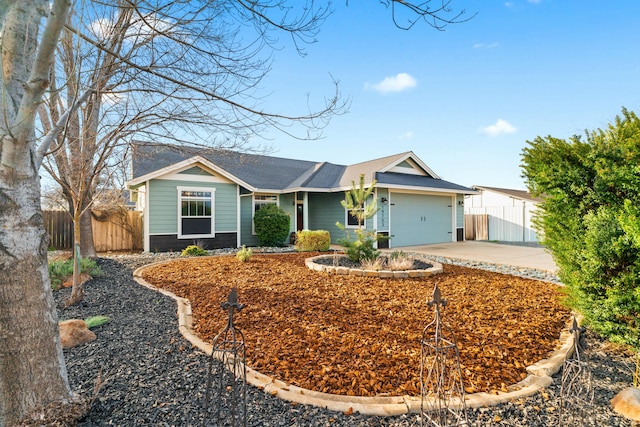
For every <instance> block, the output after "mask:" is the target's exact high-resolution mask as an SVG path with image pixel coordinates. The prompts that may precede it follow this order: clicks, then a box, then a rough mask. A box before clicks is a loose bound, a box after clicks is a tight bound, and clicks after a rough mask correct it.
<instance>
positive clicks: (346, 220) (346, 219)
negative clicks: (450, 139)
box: [344, 202, 367, 230]
mask: <svg viewBox="0 0 640 427" xmlns="http://www.w3.org/2000/svg"><path fill="white" fill-rule="evenodd" d="M366 206H367V202H364V205H363V206H362V208H361V210H364V209H365V208H366ZM349 211H350V209H347V208H345V209H344V227H345V228H351V229H354V230H355V229H357V228H358V224H357V218H355V217H354V216H353V215H350V214H349ZM350 217H351V218H354V219H356V224H349V218H350ZM366 228H367V219H366V218H365V219H364V221H363V222H362V229H363V230H366Z"/></svg>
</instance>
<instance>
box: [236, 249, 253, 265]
mask: <svg viewBox="0 0 640 427" xmlns="http://www.w3.org/2000/svg"><path fill="white" fill-rule="evenodd" d="M252 256H253V251H252V250H251V248H247V247H245V245H242V249H240V250H239V251H238V252H237V253H236V258H237V259H238V260H239V261H240V262H247V261H249V260H251V257H252Z"/></svg>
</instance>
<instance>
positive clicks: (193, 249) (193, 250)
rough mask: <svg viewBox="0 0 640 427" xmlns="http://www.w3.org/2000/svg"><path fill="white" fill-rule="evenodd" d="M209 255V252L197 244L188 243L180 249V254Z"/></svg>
mask: <svg viewBox="0 0 640 427" xmlns="http://www.w3.org/2000/svg"><path fill="white" fill-rule="evenodd" d="M204 255H209V252H207V251H206V250H204V249H202V248H201V247H200V246H198V245H189V246H187V247H186V248H184V249H183V250H182V252H181V253H180V256H204Z"/></svg>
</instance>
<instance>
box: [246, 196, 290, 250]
mask: <svg viewBox="0 0 640 427" xmlns="http://www.w3.org/2000/svg"><path fill="white" fill-rule="evenodd" d="M253 224H254V227H255V231H256V235H257V236H258V240H260V244H261V245H263V246H282V245H284V243H285V241H286V240H287V238H288V237H289V229H290V226H291V218H290V217H289V215H287V213H286V212H285V211H283V210H282V209H281V208H280V207H279V206H277V205H271V204H269V205H262V206H261V207H260V209H258V211H257V212H256V213H255V214H254V216H253Z"/></svg>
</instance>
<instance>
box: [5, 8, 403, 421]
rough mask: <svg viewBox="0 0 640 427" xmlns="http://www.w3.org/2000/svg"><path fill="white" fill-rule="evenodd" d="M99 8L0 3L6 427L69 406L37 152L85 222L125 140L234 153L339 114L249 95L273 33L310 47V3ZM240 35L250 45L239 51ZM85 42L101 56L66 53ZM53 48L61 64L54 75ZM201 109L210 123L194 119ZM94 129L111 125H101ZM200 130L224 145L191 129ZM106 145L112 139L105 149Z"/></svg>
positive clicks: (332, 102) (327, 107)
mask: <svg viewBox="0 0 640 427" xmlns="http://www.w3.org/2000/svg"><path fill="white" fill-rule="evenodd" d="M403 3H404V2H403ZM78 4H79V5H81V6H82V7H84V6H85V5H87V3H83V2H79V3H78ZM96 4H97V5H98V6H97V7H96V9H94V10H95V18H96V19H95V20H86V21H83V22H92V23H98V24H100V25H97V26H92V27H84V28H83V27H81V25H80V22H81V21H80V20H78V19H74V17H76V16H84V17H85V18H86V16H87V15H83V13H84V12H85V10H82V11H81V12H82V13H79V14H72V13H71V0H53V1H52V3H51V4H50V3H49V2H48V1H47V0H6V1H4V2H2V3H0V25H1V28H0V42H1V43H0V49H1V52H0V61H1V63H0V66H1V74H0V90H2V98H1V102H0V343H1V345H0V425H3V426H4V425H11V424H14V423H16V422H18V421H19V420H20V419H21V418H22V417H23V416H24V415H25V414H27V413H29V412H30V411H33V410H35V409H36V408H38V407H43V406H44V405H46V404H48V403H50V402H63V403H64V402H69V401H70V399H71V392H70V388H69V384H68V380H67V373H66V368H65V364H64V358H63V354H62V350H61V345H60V339H59V335H58V323H57V320H58V319H57V312H56V307H55V304H54V301H53V297H52V293H51V287H50V280H49V276H48V270H47V255H46V249H47V236H46V232H45V229H44V224H43V218H42V210H41V205H40V178H39V172H40V168H41V167H43V161H44V156H45V154H46V153H48V152H50V151H51V155H52V156H53V157H52V158H53V161H52V162H51V163H48V164H47V168H49V170H50V171H51V172H53V173H59V172H60V170H61V169H64V168H65V167H67V166H69V168H70V169H72V170H73V171H72V172H70V173H69V174H62V173H60V175H59V177H60V178H61V179H60V181H61V182H64V183H65V185H67V184H68V188H67V191H68V193H69V194H67V195H66V196H67V197H70V198H71V199H73V200H74V201H73V209H75V211H74V212H80V214H82V212H84V211H86V210H87V209H88V206H89V205H90V203H89V201H88V200H90V199H91V198H92V197H93V193H92V191H93V192H95V191H96V189H97V188H98V183H97V182H96V177H99V176H101V177H105V176H107V177H108V175H109V173H107V172H106V171H107V169H108V168H109V167H110V166H113V165H114V164H117V163H118V161H119V160H118V158H119V157H118V155H117V154H118V153H120V152H121V151H119V150H121V148H120V147H122V145H121V144H120V142H121V141H122V140H125V139H127V138H128V137H129V135H133V134H137V133H138V132H141V131H145V132H147V135H148V136H151V137H154V138H157V139H159V140H160V139H164V138H165V137H167V136H170V138H171V139H172V140H173V141H176V142H178V141H189V142H193V141H194V138H197V137H199V138H200V139H199V142H200V143H203V144H204V143H212V142H213V143H222V144H224V143H227V144H236V143H240V144H241V143H243V142H245V141H246V138H247V137H248V136H250V135H253V134H256V133H259V132H260V131H261V130H262V129H264V128H265V127H270V128H271V127H275V128H278V129H281V130H282V131H283V132H290V131H291V127H290V126H291V125H292V124H295V123H298V124H303V125H305V126H306V129H307V130H308V131H309V132H310V133H309V134H307V133H304V134H303V135H297V136H298V137H301V138H308V137H314V135H313V134H314V132H315V131H317V130H319V129H322V127H323V125H324V124H325V123H326V120H327V119H328V118H329V117H330V116H331V114H332V113H335V112H336V111H341V110H340V108H342V105H341V104H340V99H339V97H338V95H337V93H336V94H335V95H334V96H332V97H331V98H329V99H327V100H326V102H325V103H324V104H323V105H321V106H320V107H318V108H311V109H310V112H308V113H306V114H302V115H292V114H287V113H277V112H275V113H274V112H269V111H265V110H263V109H261V107H260V102H259V101H260V98H259V96H258V94H259V93H258V92H256V91H255V89H257V87H258V85H259V83H260V81H261V77H262V76H263V75H264V72H266V71H268V68H269V65H268V64H269V56H268V55H267V56H266V57H265V56H260V55H256V53H257V52H260V51H261V49H263V48H265V47H266V48H272V47H274V46H275V45H277V43H278V41H277V39H276V38H275V37H274V34H288V35H289V36H290V37H291V38H292V40H293V43H294V45H295V46H296V48H297V49H299V50H302V49H303V46H304V43H308V42H311V41H313V40H314V39H315V35H316V31H317V29H318V28H319V27H318V26H319V25H320V24H321V22H322V20H323V19H324V17H326V15H327V13H328V12H329V9H328V7H317V6H316V4H315V2H314V1H313V0H308V1H307V2H305V3H299V2H292V1H286V0H264V1H251V2H249V1H245V0H226V1H221V2H218V1H215V2H213V1H195V2H160V3H155V2H145V1H137V0H120V1H118V2H117V3H116V4H115V5H112V4H111V3H108V2H103V3H102V2H100V3H96ZM105 17H106V18H105ZM98 18H101V19H98ZM239 23H240V24H239ZM214 27H215V28H217V30H218V31H212V30H214V29H215V28H214ZM249 27H250V28H251V29H252V31H254V37H253V38H252V39H251V40H252V41H250V42H249V43H246V42H245V41H246V40H245V39H244V37H245V33H246V31H247V28H249ZM63 28H66V30H67V31H66V32H65V34H64V36H62V43H60V44H59V41H60V38H61V35H62V33H63ZM105 29H109V31H106V30H105ZM210 31H212V32H210ZM220 37H223V38H222V39H220ZM221 40H223V41H224V42H223V41H221ZM81 43H82V44H83V45H85V43H86V45H85V46H87V47H89V46H93V47H95V48H97V49H93V50H92V49H89V50H83V49H76V48H75V46H77V45H79V44H81ZM57 48H59V50H58V51H57V52H58V54H59V55H63V57H65V58H67V59H68V61H66V62H65V61H61V62H60V63H59V64H62V65H61V66H60V67H52V65H53V63H54V59H55V58H54V57H55V54H54V53H55V52H56V49H57ZM266 51H267V52H268V51H269V50H268V49H267V50H266ZM65 55H66V56H65ZM238 58H241V60H240V61H239V62H237V59H238ZM65 64H66V66H67V67H68V69H64V67H65ZM86 64H91V65H92V66H91V67H90V66H86ZM256 70H258V72H257V73H256ZM72 77H73V78H72ZM48 89H50V90H49V94H48V96H47V99H46V107H47V108H46V109H41V110H40V113H41V114H39V117H40V124H39V125H36V115H37V110H38V109H39V108H40V107H41V106H42V105H44V104H43V96H44V95H45V94H46V92H47V90H48ZM133 94H137V95H138V96H133ZM88 100H89V102H87V101H88ZM105 106H107V107H105ZM205 106H207V108H209V109H210V110H212V114H210V115H207V116H202V115H201V113H202V108H204V107H205ZM80 107H82V108H80ZM158 117H163V119H158ZM103 123H108V124H109V125H110V126H112V127H111V128H102V127H101V126H102V124H103ZM87 124H91V126H87ZM125 124H126V125H127V126H128V127H125ZM196 124H202V125H203V126H204V127H205V128H206V129H209V130H210V131H211V130H217V131H219V134H220V135H223V138H222V139H216V138H215V137H213V136H212V134H211V133H208V134H201V133H199V132H194V131H193V129H194V127H193V126H194V125H196ZM99 141H100V142H99ZM102 141H112V142H109V143H105V144H103V145H104V146H103V145H101V144H102ZM74 150H76V151H74ZM56 157H59V158H60V159H62V161H61V163H60V164H58V163H57V158H56ZM61 165H62V166H61ZM96 165H100V166H96ZM63 176H65V177H66V178H62V177H63ZM65 179H66V180H67V181H65ZM85 192H87V194H88V195H85Z"/></svg>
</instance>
